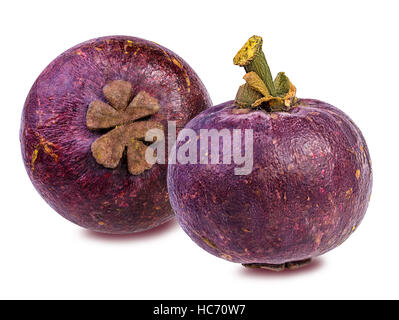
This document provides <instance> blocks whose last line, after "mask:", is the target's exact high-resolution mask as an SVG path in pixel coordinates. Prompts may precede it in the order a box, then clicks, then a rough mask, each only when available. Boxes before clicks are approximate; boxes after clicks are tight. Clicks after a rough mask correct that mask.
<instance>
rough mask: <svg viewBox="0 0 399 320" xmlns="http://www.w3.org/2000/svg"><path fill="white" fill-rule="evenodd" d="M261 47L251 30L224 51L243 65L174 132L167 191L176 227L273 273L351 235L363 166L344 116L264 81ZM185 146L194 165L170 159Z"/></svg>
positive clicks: (217, 251) (357, 140)
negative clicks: (239, 78)
mask: <svg viewBox="0 0 399 320" xmlns="http://www.w3.org/2000/svg"><path fill="white" fill-rule="evenodd" d="M261 46H262V39H261V38H260V37H257V36H254V37H252V38H250V40H249V41H248V42H247V43H246V45H245V46H244V47H243V48H242V49H241V50H240V51H239V52H238V54H237V55H236V57H235V58H234V62H235V64H237V65H240V66H243V67H245V70H246V72H247V73H246V75H245V76H244V79H245V80H246V84H244V85H243V86H241V87H240V88H239V90H238V93H237V97H236V99H235V101H228V102H225V103H222V104H220V105H218V106H215V107H212V108H209V109H207V110H205V111H203V112H202V113H201V114H199V115H198V116H196V117H195V118H194V119H193V120H191V121H190V122H189V123H188V124H187V126H186V129H187V132H185V131H186V130H185V131H181V135H180V137H179V139H178V141H177V144H176V150H175V151H174V153H175V155H176V154H177V161H176V164H169V170H168V191H169V197H170V200H171V204H172V207H173V209H174V211H175V213H176V215H177V219H178V221H179V223H180V225H181V226H182V228H183V229H184V230H185V232H186V233H187V234H188V235H189V236H190V237H191V238H192V239H193V240H194V241H195V242H196V243H197V244H198V245H199V246H200V247H202V248H203V249H205V250H207V251H208V252H210V253H212V254H214V255H216V256H218V257H221V258H224V259H227V260H229V261H233V262H238V263H242V264H244V265H245V266H246V267H255V268H265V269H271V270H276V271H280V270H283V269H285V268H289V269H293V268H298V267H301V266H303V265H305V264H307V263H309V262H310V260H311V258H312V257H316V256H319V255H321V254H323V253H325V252H327V251H329V250H331V249H333V248H335V247H337V246H339V245H340V244H341V243H342V242H343V241H345V240H346V239H347V238H348V237H349V236H350V235H351V234H352V233H353V231H354V230H355V229H356V228H357V227H358V226H359V224H360V222H361V221H362V218H363V216H364V214H365V212H366V209H367V206H368V202H369V198H370V193H371V187H372V171H371V163H370V156H369V152H368V149H367V145H366V142H365V140H364V138H363V135H362V133H361V132H360V130H359V128H358V127H357V126H356V125H355V124H354V123H353V121H352V120H351V119H350V118H349V117H348V116H347V115H346V114H344V113H343V112H342V111H340V110H339V109H337V108H335V107H333V106H331V105H329V104H327V103H324V102H321V101H318V100H313V99H299V98H296V97H295V93H296V89H295V87H294V86H293V85H292V83H291V82H290V81H289V79H288V78H287V76H285V74H284V73H279V74H278V75H277V77H276V78H275V80H273V79H272V77H271V75H270V70H269V68H268V66H267V63H266V59H265V57H264V55H263V53H262V50H261ZM211 131H213V134H211ZM190 132H193V133H192V134H191V136H190V135H189V133H190ZM184 134H186V135H189V136H190V138H189V139H186V138H185V136H184ZM209 138H210V139H211V141H212V139H214V138H215V140H214V141H216V146H218V149H213V147H214V146H215V144H212V143H211V144H209V145H207V144H206V142H207V141H208V139H209ZM193 141H194V142H193ZM188 143H191V144H194V145H191V146H190V147H188V146H187V144H188ZM186 150H189V151H191V152H193V153H194V154H195V155H194V157H192V158H191V160H194V162H195V161H197V162H196V163H194V162H193V161H191V162H190V161H183V163H181V162H179V156H180V158H183V160H184V159H185V158H184V155H186ZM215 150H216V151H215ZM226 155H227V156H226ZM214 156H216V158H214ZM186 162H187V163H186Z"/></svg>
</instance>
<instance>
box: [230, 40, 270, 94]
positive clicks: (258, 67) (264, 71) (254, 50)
mask: <svg viewBox="0 0 399 320" xmlns="http://www.w3.org/2000/svg"><path fill="white" fill-rule="evenodd" d="M262 44H263V40H262V38H261V37H259V36H252V37H251V38H249V40H248V41H247V42H246V43H245V45H244V46H243V47H242V48H241V49H240V51H238V53H237V54H236V56H235V57H234V60H233V62H234V64H235V65H238V66H241V67H244V69H245V71H246V72H247V73H248V72H251V71H253V72H255V73H256V74H257V75H258V76H259V77H260V78H261V79H262V80H263V82H264V83H265V85H266V87H267V90H268V91H269V94H270V95H272V96H274V97H275V96H276V89H275V87H274V82H273V77H272V74H271V72H270V68H269V65H268V64H267V61H266V57H265V54H264V53H263V51H262Z"/></svg>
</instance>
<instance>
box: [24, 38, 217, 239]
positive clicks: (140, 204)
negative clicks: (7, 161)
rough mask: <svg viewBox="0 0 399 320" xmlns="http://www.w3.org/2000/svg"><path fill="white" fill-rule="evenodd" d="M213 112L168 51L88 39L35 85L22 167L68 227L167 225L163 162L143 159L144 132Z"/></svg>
mask: <svg viewBox="0 0 399 320" xmlns="http://www.w3.org/2000/svg"><path fill="white" fill-rule="evenodd" d="M210 105H211V100H210V98H209V95H208V93H207V91H206V89H205V87H204V85H203V84H202V82H201V80H200V79H199V77H198V76H197V74H196V73H195V72H194V71H193V69H192V68H191V67H190V66H189V65H188V64H187V63H186V62H185V61H184V60H183V59H182V58H180V57H179V56H177V55H176V54H175V53H173V52H172V51H170V50H168V49H166V48H164V47H162V46H160V45H158V44H156V43H154V42H150V41H146V40H143V39H139V38H134V37H128V36H110V37H102V38H98V39H94V40H90V41H87V42H84V43H82V44H79V45H77V46H75V47H73V48H71V49H69V50H67V51H66V52H64V53H63V54H61V55H60V56H59V57H57V58H56V59H55V60H54V61H53V62H52V63H50V65H49V66H48V67H46V69H45V70H44V71H43V72H42V73H41V75H40V76H39V77H38V79H37V80H36V82H35V83H34V84H33V87H32V89H31V90H30V92H29V95H28V97H27V99H26V102H25V106H24V109H23V114H22V124H21V130H20V140H21V147H22V156H23V161H24V164H25V167H26V170H27V172H28V175H29V177H30V179H31V181H32V183H33V185H34V187H35V188H36V190H37V191H38V192H39V193H40V195H41V196H42V197H43V198H44V199H45V200H46V201H47V203H48V204H49V205H50V206H51V207H52V208H53V209H54V210H56V211H57V212H58V213H59V214H61V215H62V216H63V217H65V218H66V219H68V220H70V221H72V222H74V223H76V224H78V225H80V226H82V227H85V228H88V229H91V230H94V231H99V232H104V233H115V234H126V233H133V232H138V231H144V230H147V229H150V228H154V227H156V226H158V225H160V224H162V223H165V222H167V221H168V220H170V219H171V218H172V217H173V211H172V209H171V206H170V204H169V199H168V194H167V187H166V172H167V164H165V163H164V164H162V163H156V164H153V163H148V161H146V158H145V152H146V150H147V148H148V147H149V144H150V143H149V142H147V141H145V135H146V132H148V130H150V129H159V130H163V132H165V131H166V128H167V122H168V121H175V123H176V127H177V128H181V127H183V126H184V125H185V124H186V123H187V122H188V121H189V120H190V119H191V118H193V117H194V116H195V115H197V114H198V113H199V112H201V111H203V110H204V109H206V108H207V107H208V106H210ZM165 134H166V132H165Z"/></svg>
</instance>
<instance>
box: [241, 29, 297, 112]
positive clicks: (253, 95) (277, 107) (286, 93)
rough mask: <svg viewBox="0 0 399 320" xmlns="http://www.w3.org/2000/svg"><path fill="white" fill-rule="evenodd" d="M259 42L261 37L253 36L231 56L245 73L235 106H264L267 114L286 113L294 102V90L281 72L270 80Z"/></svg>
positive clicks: (270, 76) (269, 73)
mask: <svg viewBox="0 0 399 320" xmlns="http://www.w3.org/2000/svg"><path fill="white" fill-rule="evenodd" d="M262 43H263V40H262V38H261V37H259V36H253V37H251V38H250V39H249V40H248V41H247V43H246V44H245V45H244V46H243V47H242V48H241V49H240V51H238V53H237V54H236V56H235V57H234V60H233V61H234V64H236V65H239V66H241V67H244V68H245V71H246V72H247V73H246V74H245V76H244V80H245V81H246V83H245V84H243V85H242V86H240V88H239V89H238V92H237V96H236V99H235V103H236V104H237V105H238V106H240V107H243V108H256V107H261V106H262V107H263V106H265V107H266V109H268V110H270V111H287V110H289V109H290V108H291V106H292V105H293V104H294V103H295V101H296V97H295V93H296V88H295V86H294V85H293V84H292V83H291V81H290V80H289V79H288V77H287V76H286V75H285V74H284V72H279V73H278V74H277V76H276V78H275V79H274V80H273V78H272V75H271V72H270V69H269V66H268V64H267V61H266V58H265V55H264V53H263V51H262Z"/></svg>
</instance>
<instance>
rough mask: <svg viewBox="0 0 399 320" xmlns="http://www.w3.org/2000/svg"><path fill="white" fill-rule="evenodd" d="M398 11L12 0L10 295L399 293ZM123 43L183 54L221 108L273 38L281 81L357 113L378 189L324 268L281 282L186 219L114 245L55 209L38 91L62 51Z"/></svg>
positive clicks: (6, 226) (355, 4) (6, 146)
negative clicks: (24, 141)
mask: <svg viewBox="0 0 399 320" xmlns="http://www.w3.org/2000/svg"><path fill="white" fill-rule="evenodd" d="M398 12H399V5H398V1H394V0H392V1H384V0H380V1H365V0H363V1H348V0H345V1H338V0H335V1H276V0H275V1H264V0H263V1H247V2H245V1H240V2H238V1H215V0H214V1H209V2H208V1H171V0H169V1H158V2H155V1H139V2H135V1H117V0H112V1H99V0H97V1H92V2H91V1H82V0H80V1H72V0H69V1H62V2H61V1H38V0H36V1H19V2H17V1H2V2H1V4H0V16H1V17H0V33H1V38H0V46H1V50H0V67H1V68H0V71H1V74H0V88H1V126H0V130H1V151H0V152H1V156H0V170H1V179H0V195H1V202H0V205H1V207H0V298H39V299H40V298H111V299H113V298H123V299H124V298H129V299H130V298H131V299H179V298H186V299H190V298H208V299H213V298H225V299H229V298H237V299H279V298H300V299H301V298H303V299H307V298H343V299H346V298H399V293H398V287H399V272H398V268H399V256H398V244H399V231H398V227H399V210H398V203H397V201H398V199H399V196H398V188H399V187H398V181H399V175H398V169H397V168H398V156H399V153H398V148H399V144H398V139H399V135H398V130H399V102H398V99H399V97H398V88H399V86H398V82H399V75H398V71H399V70H398V57H399V46H398V35H397V34H398V31H399V22H398V21H399V19H398V16H397V14H398ZM115 34H122V35H132V36H138V37H142V38H145V39H149V40H153V41H155V42H157V43H160V44H162V45H164V46H166V47H168V48H170V49H172V50H173V51H175V52H176V53H177V54H179V55H180V56H181V57H183V58H184V59H185V60H186V61H187V62H188V63H189V64H190V65H191V66H192V67H193V68H194V70H196V72H197V73H198V74H199V76H200V77H201V79H202V80H203V82H204V84H205V85H206V86H207V88H208V90H209V93H210V95H211V97H212V99H213V102H214V104H219V103H222V102H224V101H226V100H230V99H233V98H234V96H235V93H236V90H237V88H238V86H239V85H240V84H241V83H243V80H242V76H243V70H242V69H241V68H238V67H236V66H234V65H233V64H232V58H233V56H234V55H235V53H236V51H237V50H238V49H239V48H240V47H241V46H242V44H243V43H244V42H245V41H246V40H247V38H248V37H250V36H252V35H253V34H258V35H261V36H263V38H264V50H265V52H266V55H267V57H268V61H269V65H270V67H271V70H272V72H273V73H274V74H276V73H277V72H278V71H285V72H286V73H287V75H288V76H289V77H290V79H291V80H292V82H293V83H294V84H295V85H296V87H297V89H298V90H297V94H298V96H299V97H303V98H305V97H306V98H317V99H321V100H324V101H326V102H329V103H331V104H333V105H335V106H337V107H339V108H341V109H342V110H344V111H345V112H346V113H347V114H348V115H349V116H350V117H351V118H352V119H353V120H354V121H355V122H356V123H357V125H358V126H359V127H360V128H361V130H362V131H363V134H364V136H365V137H366V140H367V143H368V146H369V149H370V153H371V158H372V162H373V169H374V188H373V194H372V198H371V202H370V206H369V209H368V212H367V214H366V216H365V219H364V220H363V223H362V225H361V226H360V227H359V229H358V230H356V232H355V233H354V234H353V235H352V236H351V237H350V238H349V239H348V240H347V241H346V242H345V243H344V244H343V245H342V246H341V247H339V248H337V249H335V250H333V251H332V252H329V253H327V254H326V255H324V256H322V257H320V258H319V259H316V260H315V262H314V264H313V265H312V266H310V267H308V268H305V269H302V270H299V271H297V272H285V273H281V274H275V273H270V272H254V271H249V270H247V269H244V268H243V267H241V266H240V265H238V264H233V263H230V262H227V261H224V260H221V259H219V258H216V257H214V256H212V255H210V254H208V253H206V252H205V251H203V250H202V249H200V248H199V247H197V246H196V245H195V244H194V243H193V242H192V241H191V240H190V239H189V238H188V237H187V236H186V234H185V233H184V232H183V231H182V230H181V229H180V228H179V227H178V226H177V225H176V224H175V223H171V224H169V225H167V226H164V227H161V228H160V229H158V230H154V231H150V232H146V233H143V234H137V235H132V236H114V237H112V236H102V235H97V234H94V233H91V232H88V231H86V230H83V229H81V228H80V227H78V226H76V225H74V224H72V223H70V222H68V221H66V220H64V219H63V218H62V217H61V216H59V215H58V214H57V213H55V212H54V211H53V210H52V209H51V208H50V207H49V206H48V205H47V204H46V203H45V202H44V200H42V199H41V197H40V196H39V195H38V194H37V192H36V191H35V189H34V188H33V186H32V184H31V182H30V180H29V178H28V176H27V174H26V172H25V169H24V167H23V163H22V161H21V152H20V145H19V137H18V136H19V126H20V117H21V111H22V107H23V104H24V101H25V98H26V95H27V94H28V92H29V90H30V87H31V85H32V84H33V82H34V80H35V79H36V78H37V76H38V75H39V74H40V72H41V71H42V70H43V69H44V68H45V67H46V66H47V65H48V64H49V63H50V62H51V61H52V60H53V59H54V58H55V57H57V56H58V55H59V54H60V53H62V52H63V51H65V50H66V49H68V48H70V47H72V46H74V45H75V44H78V43H80V42H82V41H85V40H88V39H91V38H95V37H99V36H104V35H115Z"/></svg>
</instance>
